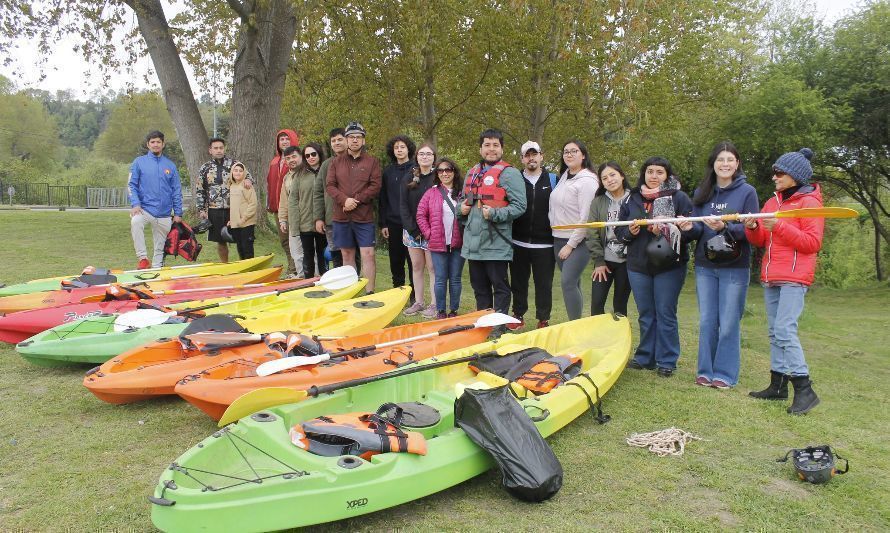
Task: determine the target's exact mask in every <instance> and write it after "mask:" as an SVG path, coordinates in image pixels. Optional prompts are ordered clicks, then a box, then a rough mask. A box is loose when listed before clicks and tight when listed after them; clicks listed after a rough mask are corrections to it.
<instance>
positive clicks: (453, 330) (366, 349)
mask: <svg viewBox="0 0 890 533" xmlns="http://www.w3.org/2000/svg"><path fill="white" fill-rule="evenodd" d="M475 327H476V325H475V324H465V325H462V326H454V327H451V328H445V329H443V330H440V331H434V332H432V333H424V334H423V335H417V336H415V337H408V338H406V339H396V340H394V341H388V342H381V343H380V344H372V345H370V346H362V347H360V348H350V349H349V350H342V351H339V352H334V353H329V354H327V355H329V356H330V357H343V356H344V355H352V354H357V353H363V352H369V351H371V350H379V349H381V348H389V347H390V346H398V345H399V344H405V343H408V342H414V341H419V340H423V339H431V338H433V337H438V336H440V335H450V334H452V333H459V332H461V331H467V330H470V329H473V328H475Z"/></svg>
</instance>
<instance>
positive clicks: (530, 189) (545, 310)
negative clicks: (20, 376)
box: [507, 141, 556, 330]
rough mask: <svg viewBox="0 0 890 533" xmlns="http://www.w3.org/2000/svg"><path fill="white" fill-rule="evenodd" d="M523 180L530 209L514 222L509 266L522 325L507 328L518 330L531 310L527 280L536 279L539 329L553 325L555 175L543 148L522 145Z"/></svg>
mask: <svg viewBox="0 0 890 533" xmlns="http://www.w3.org/2000/svg"><path fill="white" fill-rule="evenodd" d="M521 155H522V164H523V169H522V177H523V178H525V179H524V180H523V182H524V184H525V196H526V200H527V202H528V204H527V205H528V208H526V210H525V213H524V214H523V215H522V216H521V217H519V218H517V219H516V220H514V221H513V262H512V263H510V290H511V291H512V292H513V316H515V317H516V318H518V319H519V320H520V321H521V323H519V324H510V325H508V326H507V327H508V328H510V329H512V330H517V329H519V328H521V327H523V326H524V325H525V320H523V318H522V317H523V315H525V312H526V311H528V280H529V277H530V276H531V275H534V280H535V317H536V318H537V319H538V327H539V328H543V327H547V326H548V325H549V323H550V310H551V308H552V307H553V271H554V269H555V268H556V258H555V257H554V255H553V234H552V230H551V229H550V216H549V212H550V192H551V191H552V190H553V187H554V186H555V184H556V174H551V173H550V172H548V171H547V169H546V168H544V166H543V162H544V154H543V152H542V151H541V146H540V145H539V144H538V143H536V142H534V141H528V142H526V143H525V144H523V145H522V150H521Z"/></svg>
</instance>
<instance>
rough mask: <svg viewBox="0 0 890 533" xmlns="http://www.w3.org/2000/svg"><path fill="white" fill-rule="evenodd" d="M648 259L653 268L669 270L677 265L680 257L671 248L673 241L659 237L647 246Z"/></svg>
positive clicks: (662, 236)
mask: <svg viewBox="0 0 890 533" xmlns="http://www.w3.org/2000/svg"><path fill="white" fill-rule="evenodd" d="M646 257H647V259H648V262H649V265H650V266H651V267H653V268H658V269H662V268H667V267H669V266H671V265H674V264H676V263H677V261H678V260H679V259H680V255H679V254H678V253H677V252H676V251H675V250H674V248H673V246H671V241H669V240H668V239H666V238H665V236H664V235H659V236H657V237H655V238H653V239H651V240H650V241H649V244H647V245H646Z"/></svg>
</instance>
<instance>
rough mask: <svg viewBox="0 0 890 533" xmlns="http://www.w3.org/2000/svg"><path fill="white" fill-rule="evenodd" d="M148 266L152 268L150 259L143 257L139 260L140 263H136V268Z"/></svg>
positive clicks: (143, 268) (141, 268) (142, 268)
mask: <svg viewBox="0 0 890 533" xmlns="http://www.w3.org/2000/svg"><path fill="white" fill-rule="evenodd" d="M146 268H151V262H150V261H149V260H148V259H146V258H144V257H143V258H142V259H140V260H139V264H138V265H136V269H138V270H145V269H146Z"/></svg>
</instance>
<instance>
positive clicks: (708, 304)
mask: <svg viewBox="0 0 890 533" xmlns="http://www.w3.org/2000/svg"><path fill="white" fill-rule="evenodd" d="M750 275H751V271H750V270H749V269H747V268H708V267H695V292H696V296H697V297H698V312H699V315H700V318H699V332H698V372H697V375H699V376H704V377H706V378H708V379H709V380H711V381H713V380H715V379H719V380H720V381H722V382H724V383H727V384H729V385H735V384H737V383H738V382H739V365H740V363H741V350H742V347H741V321H742V313H744V311H745V298H746V296H747V294H748V280H749V278H750Z"/></svg>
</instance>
